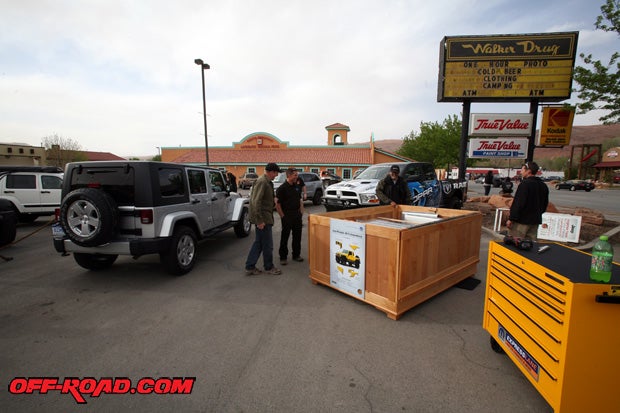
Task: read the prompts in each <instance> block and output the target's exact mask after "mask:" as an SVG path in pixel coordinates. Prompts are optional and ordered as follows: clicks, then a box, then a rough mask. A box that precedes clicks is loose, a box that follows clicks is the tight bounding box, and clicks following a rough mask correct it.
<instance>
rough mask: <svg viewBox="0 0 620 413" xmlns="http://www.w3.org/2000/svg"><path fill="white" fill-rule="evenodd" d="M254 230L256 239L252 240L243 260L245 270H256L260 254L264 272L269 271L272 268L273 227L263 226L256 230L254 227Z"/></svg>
mask: <svg viewBox="0 0 620 413" xmlns="http://www.w3.org/2000/svg"><path fill="white" fill-rule="evenodd" d="M254 229H255V231H256V238H254V243H253V244H252V248H250V252H249V253H248V258H247V259H246V260H245V269H246V270H251V269H254V268H256V263H257V262H258V258H259V257H260V254H261V253H262V254H263V264H264V266H265V271H269V270H270V269H272V268H273V233H272V229H273V225H265V227H264V228H263V229H258V227H257V226H256V225H255V226H254Z"/></svg>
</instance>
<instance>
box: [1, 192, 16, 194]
mask: <svg viewBox="0 0 620 413" xmlns="http://www.w3.org/2000/svg"><path fill="white" fill-rule="evenodd" d="M4 193H5V194H14V193H15V191H4Z"/></svg>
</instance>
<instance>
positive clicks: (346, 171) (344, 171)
mask: <svg viewBox="0 0 620 413" xmlns="http://www.w3.org/2000/svg"><path fill="white" fill-rule="evenodd" d="M342 179H351V168H342Z"/></svg>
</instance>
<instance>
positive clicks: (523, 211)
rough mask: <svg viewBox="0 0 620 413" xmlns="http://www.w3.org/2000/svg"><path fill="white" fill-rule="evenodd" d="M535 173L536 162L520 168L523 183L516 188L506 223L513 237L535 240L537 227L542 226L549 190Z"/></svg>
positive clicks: (536, 168)
mask: <svg viewBox="0 0 620 413" xmlns="http://www.w3.org/2000/svg"><path fill="white" fill-rule="evenodd" d="M537 172H538V164H537V163H536V162H526V163H525V164H524V165H523V166H522V167H521V177H522V178H523V181H522V182H521V183H520V184H519V186H518V187H517V192H516V193H515V197H514V199H513V200H512V205H511V206H510V217H509V218H508V221H506V226H507V227H508V229H509V230H510V235H512V236H513V237H519V238H531V239H536V238H537V235H538V225H540V224H542V214H543V213H544V212H545V211H546V210H547V205H549V188H548V187H547V184H545V183H544V182H543V181H542V179H540V178H538V177H537V176H536V173H537Z"/></svg>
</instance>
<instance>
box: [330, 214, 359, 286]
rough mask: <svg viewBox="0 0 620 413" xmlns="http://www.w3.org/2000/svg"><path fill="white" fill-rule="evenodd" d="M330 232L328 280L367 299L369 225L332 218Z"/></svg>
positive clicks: (332, 284) (333, 284)
mask: <svg viewBox="0 0 620 413" xmlns="http://www.w3.org/2000/svg"><path fill="white" fill-rule="evenodd" d="M329 231H330V234H329V245H330V247H329V250H330V254H329V255H330V260H329V261H330V271H329V272H330V275H329V283H330V284H331V286H332V287H334V288H337V289H339V290H341V291H343V292H346V293H348V294H350V295H353V296H355V297H359V298H364V295H365V293H364V292H365V289H366V265H365V262H366V225H364V224H362V223H360V222H354V221H344V220H340V219H334V218H332V219H330V222H329Z"/></svg>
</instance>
